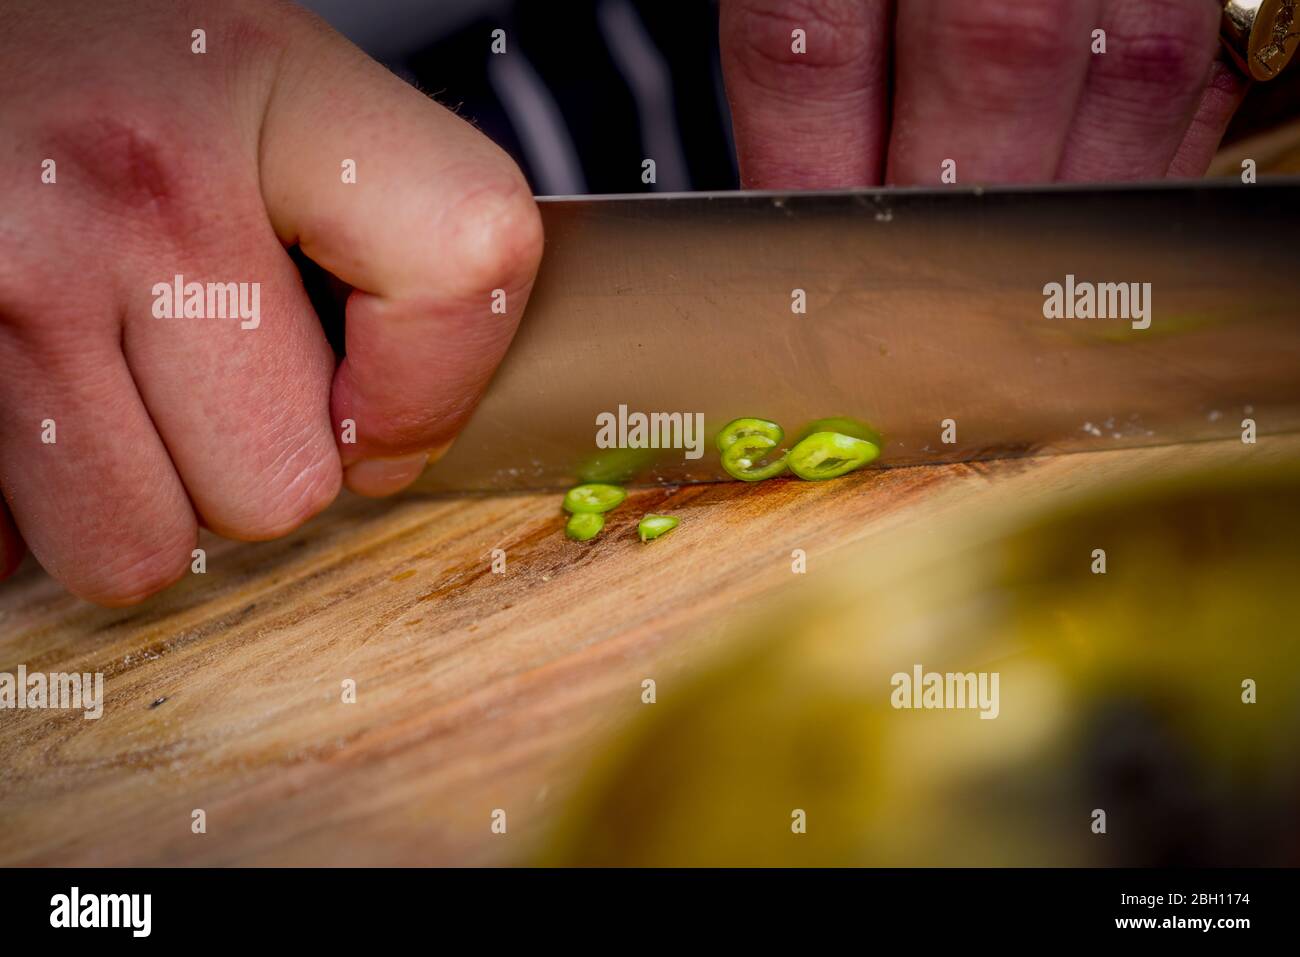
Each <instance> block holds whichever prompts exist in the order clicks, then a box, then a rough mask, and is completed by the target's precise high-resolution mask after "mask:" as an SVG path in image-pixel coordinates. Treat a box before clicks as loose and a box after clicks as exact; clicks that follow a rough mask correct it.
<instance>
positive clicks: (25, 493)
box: [0, 0, 542, 605]
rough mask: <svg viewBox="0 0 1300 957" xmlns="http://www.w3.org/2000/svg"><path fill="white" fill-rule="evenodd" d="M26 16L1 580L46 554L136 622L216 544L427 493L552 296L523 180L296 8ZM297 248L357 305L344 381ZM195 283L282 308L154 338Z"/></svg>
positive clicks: (3, 312)
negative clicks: (351, 434) (211, 534)
mask: <svg viewBox="0 0 1300 957" xmlns="http://www.w3.org/2000/svg"><path fill="white" fill-rule="evenodd" d="M3 3H4V7H3V11H0V19H2V20H3V28H2V29H0V91H2V92H0V129H3V131H4V140H3V148H0V177H2V178H3V182H4V183H5V193H4V197H3V208H4V210H5V214H4V219H3V220H0V488H2V489H3V493H4V503H7V506H8V508H7V509H6V508H5V504H0V577H3V576H4V575H5V574H7V573H9V572H11V571H12V570H13V568H14V567H15V566H16V565H17V563H18V560H19V559H20V558H21V555H22V539H25V540H26V543H27V546H28V547H30V549H31V551H32V552H33V554H34V555H35V556H36V558H37V559H38V560H39V561H40V562H41V564H42V565H43V566H44V567H45V568H46V569H47V570H48V571H49V572H50V573H51V574H52V575H54V576H55V577H56V578H58V579H59V580H60V581H62V582H63V583H64V584H65V585H66V586H67V587H68V588H69V589H71V590H72V591H73V592H75V593H76V594H78V595H80V596H82V597H84V598H87V599H89V600H91V601H95V602H99V603H102V604H108V605H120V604H127V603H131V602H134V601H138V600H140V599H142V598H144V597H146V596H148V595H150V594H152V593H154V592H156V591H158V590H159V589H161V588H163V587H165V586H166V585H167V584H169V583H170V582H172V581H174V580H176V579H177V578H179V577H180V576H182V575H184V574H185V573H186V572H187V570H188V568H189V565H190V561H191V550H192V549H193V548H194V547H195V544H196V540H197V533H198V526H199V525H200V523H202V524H204V525H206V526H208V527H210V528H211V529H213V530H214V531H216V532H218V533H220V534H222V535H224V536H227V537H230V538H237V539H250V540H251V539H266V538H273V537H276V536H280V535H284V534H286V533H288V532H290V531H292V530H293V529H294V528H296V527H298V526H299V525H300V524H302V522H304V521H306V520H307V519H308V518H309V517H310V516H312V515H314V514H316V513H317V512H319V511H320V510H321V509H323V508H324V507H325V506H326V505H327V504H329V502H330V501H331V500H332V499H333V498H334V497H335V495H336V494H337V492H338V489H339V487H340V484H341V483H346V484H347V485H348V486H350V487H351V488H353V489H354V490H355V491H357V492H360V493H362V494H387V493H389V492H393V491H396V490H397V489H400V488H402V487H404V486H405V485H407V484H409V483H410V482H411V481H412V480H414V478H415V477H416V476H417V475H418V474H419V471H420V469H421V468H423V466H424V463H425V460H426V458H427V457H429V455H430V453H432V454H435V455H436V454H437V453H438V452H439V451H440V450H441V449H443V448H445V446H446V444H447V443H449V442H450V440H451V439H452V438H453V436H454V435H455V434H456V432H457V431H458V430H459V429H460V428H461V426H462V425H463V424H464V423H465V420H466V419H467V418H468V416H469V414H470V412H471V410H472V409H473V407H474V405H475V403H476V401H477V399H478V397H479V395H480V394H481V393H482V391H483V389H484V388H485V386H486V384H487V382H488V379H489V377H490V376H491V374H492V371H493V370H494V368H495V367H496V364H497V363H498V362H499V361H500V359H501V357H502V355H503V354H504V352H505V349H506V347H507V345H508V344H509V342H510V339H511V336H512V335H513V333H514V329H515V326H516V325H517V323H518V320H519V317H520V313H521V312H522V309H523V306H524V303H525V301H526V299H527V296H528V292H529V290H530V289H531V286H532V282H533V277H534V274H535V272H536V269H537V265H538V261H539V258H540V255H541V246H542V234H541V221H540V217H539V215H538V212H537V208H536V204H535V203H534V202H533V199H532V196H531V193H530V191H529V189H528V186H527V184H526V183H525V181H524V179H523V177H522V176H521V175H520V173H519V171H518V170H517V169H516V168H515V166H514V164H513V163H512V162H511V161H510V159H509V158H508V157H507V156H506V155H505V154H504V153H503V152H502V151H501V150H499V149H498V148H497V147H496V146H494V145H493V144H492V143H491V142H490V141H489V140H488V139H486V138H485V137H484V136H482V135H481V134H479V133H478V132H477V131H475V130H474V129H473V128H472V127H471V126H470V125H469V124H468V123H465V122H464V121H462V120H461V119H459V118H457V117H456V116H454V115H453V114H452V113H450V112H449V111H447V110H445V109H443V108H442V107H440V106H438V105H437V104H435V103H433V102H432V101H430V100H429V99H428V98H427V97H425V96H423V95H422V94H420V93H419V92H417V91H416V90H414V89H412V88H411V87H409V86H408V85H406V84H405V83H403V82H401V81H400V80H398V79H397V78H396V77H394V76H393V75H392V74H390V73H389V72H387V71H386V70H384V69H383V68H381V67H380V66H378V65H377V64H375V63H374V62H373V61H371V60H369V59H368V58H366V57H365V56H364V55H363V54H362V53H361V52H360V51H358V50H357V49H356V48H355V47H353V46H351V45H350V44H348V43H347V42H346V41H345V40H343V39H342V38H340V37H339V36H338V35H337V34H335V33H333V32H332V31H331V30H329V29H328V28H327V27H325V26H324V25H323V24H322V23H321V22H320V21H318V20H317V19H316V18H314V17H313V16H311V15H310V14H307V13H305V12H304V11H302V10H300V9H298V8H296V7H293V6H290V5H288V4H279V3H268V2H264V0H221V2H200V3H187V4H178V3H175V2H173V0H67V2H60V3H57V4H54V3H49V2H40V0H3ZM195 29H203V30H204V31H206V44H207V52H206V53H195V52H192V50H191V45H192V42H193V41H192V31H193V30H195ZM46 159H53V160H54V161H55V163H56V166H55V176H56V179H55V182H54V183H45V182H42V178H41V176H42V163H43V161H44V160H46ZM345 160H354V161H355V163H356V182H355V183H354V184H350V183H344V182H343V177H342V169H343V167H342V164H343V162H344V161H345ZM295 245H296V246H299V247H300V248H301V250H302V251H303V253H304V254H305V255H307V256H308V257H310V258H311V259H312V260H314V261H315V262H316V263H318V264H319V265H321V266H322V267H323V268H324V269H326V270H328V271H329V272H331V273H332V274H334V275H335V276H337V277H338V278H339V279H341V280H343V281H344V282H346V283H348V284H350V285H351V286H353V287H354V288H355V291H354V292H353V293H352V294H351V297H350V298H349V301H348V307H347V330H346V340H347V357H346V359H344V360H343V362H342V363H341V364H338V365H337V368H336V363H335V357H334V354H333V352H332V351H331V349H330V348H329V345H328V343H327V342H326V339H325V336H324V334H323V332H322V329H321V326H320V323H319V321H318V319H317V317H316V315H315V314H314V313H313V311H312V308H311V305H310V302H309V301H308V297H307V295H306V293H305V292H304V289H303V286H302V282H301V279H300V277H299V275H298V273H297V271H296V270H295V268H294V265H293V263H292V261H291V259H290V257H289V255H288V253H287V252H286V250H287V249H288V248H289V247H292V246H295ZM176 274H181V275H183V276H184V277H185V281H186V282H189V281H197V282H202V283H208V282H222V283H226V282H248V283H252V282H258V283H260V292H261V321H260V324H259V325H258V326H257V328H255V329H254V328H247V329H245V328H241V323H240V322H239V320H238V319H234V320H231V319H197V318H191V319H184V318H180V319H158V318H154V316H153V314H152V307H153V304H154V295H153V293H152V289H153V287H154V285H155V284H157V283H169V282H171V280H172V277H173V276H175V275H176ZM498 289H501V290H504V291H505V295H506V297H507V299H506V302H507V307H508V308H507V313H506V315H497V314H494V313H493V311H492V309H491V306H492V296H493V290H498ZM347 419H351V420H354V421H355V423H356V443H355V444H340V441H339V440H340V436H341V434H342V433H341V423H342V422H343V421H344V420H347ZM47 420H53V422H54V424H55V430H56V431H55V438H56V441H55V442H53V443H52V444H51V443H48V442H45V441H42V435H43V433H45V434H46V437H47V438H48V432H47V430H46V429H45V428H44V427H43V423H45V422H46V421H47ZM19 533H21V535H20V534H19Z"/></svg>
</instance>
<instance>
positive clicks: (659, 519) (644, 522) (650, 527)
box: [636, 515, 681, 542]
mask: <svg viewBox="0 0 1300 957" xmlns="http://www.w3.org/2000/svg"><path fill="white" fill-rule="evenodd" d="M679 521H681V520H680V519H678V518H676V517H674V516H672V515H647V516H646V517H645V518H643V519H641V521H640V523H639V524H638V525H637V527H636V533H637V534H638V535H640V536H641V541H643V542H648V541H650V540H651V539H655V538H658V537H659V536H660V535H667V534H668V533H669V532H671V531H672V530H673V529H674V528H676V527H677V523H678V522H679Z"/></svg>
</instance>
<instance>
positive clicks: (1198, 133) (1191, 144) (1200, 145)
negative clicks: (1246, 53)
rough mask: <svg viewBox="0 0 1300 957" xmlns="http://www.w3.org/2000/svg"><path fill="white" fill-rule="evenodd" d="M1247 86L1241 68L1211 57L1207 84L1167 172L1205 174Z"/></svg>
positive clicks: (1185, 175)
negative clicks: (1212, 61) (1238, 68)
mask: <svg viewBox="0 0 1300 957" xmlns="http://www.w3.org/2000/svg"><path fill="white" fill-rule="evenodd" d="M1249 88H1250V81H1248V80H1247V79H1246V77H1245V76H1244V75H1243V74H1242V73H1241V71H1239V70H1237V69H1236V68H1235V67H1234V66H1232V65H1231V64H1230V63H1227V62H1225V61H1224V60H1222V59H1219V60H1215V61H1214V65H1213V66H1212V67H1211V68H1210V84H1209V86H1207V87H1206V88H1205V92H1204V93H1203V94H1202V95H1201V102H1200V105H1199V106H1197V108H1196V114H1195V115H1194V116H1193V117H1192V123H1191V125H1190V126H1189V127H1188V128H1187V132H1186V133H1185V134H1184V135H1183V141H1182V143H1181V144H1179V146H1178V152H1176V153H1175V154H1174V158H1173V161H1172V162H1171V163H1170V164H1169V169H1168V171H1167V174H1166V175H1168V176H1174V177H1184V178H1199V177H1201V176H1204V175H1205V171H1206V170H1207V169H1209V167H1210V161H1211V160H1212V159H1214V154H1215V153H1217V152H1218V150H1219V144H1220V143H1221V142H1222V141H1223V134H1224V133H1226V132H1227V131H1228V124H1229V123H1231V122H1232V118H1233V116H1234V115H1236V112H1237V110H1238V109H1239V108H1240V106H1241V102H1242V100H1244V99H1245V98H1246V91H1247V89H1249Z"/></svg>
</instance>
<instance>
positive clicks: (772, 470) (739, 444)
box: [722, 430, 788, 482]
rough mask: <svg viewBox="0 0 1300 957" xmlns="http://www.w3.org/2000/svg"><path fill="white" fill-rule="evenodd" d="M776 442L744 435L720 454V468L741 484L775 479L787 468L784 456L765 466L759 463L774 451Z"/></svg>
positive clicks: (763, 436) (757, 436) (762, 436)
mask: <svg viewBox="0 0 1300 957" xmlns="http://www.w3.org/2000/svg"><path fill="white" fill-rule="evenodd" d="M778 431H780V430H778ZM777 441H779V440H777ZM777 441H773V440H772V439H771V438H769V437H768V436H766V435H746V436H742V437H741V438H738V439H735V440H734V441H733V442H732V443H731V444H730V445H728V446H727V450H726V451H725V452H723V453H722V467H723V468H724V469H726V471H727V474H728V475H730V476H731V477H732V478H738V479H740V480H741V481H742V482H761V481H763V480H764V479H770V478H775V477H776V476H778V475H780V474H781V473H782V472H784V471H785V470H786V469H787V468H788V465H787V463H786V456H785V454H783V453H781V454H778V455H777V457H776V458H775V459H773V460H772V461H770V462H768V463H767V464H766V465H764V464H760V463H761V462H762V459H763V457H764V456H766V455H767V454H768V453H770V452H772V451H773V450H774V449H776V447H777Z"/></svg>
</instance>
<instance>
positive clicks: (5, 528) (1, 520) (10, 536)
mask: <svg viewBox="0 0 1300 957" xmlns="http://www.w3.org/2000/svg"><path fill="white" fill-rule="evenodd" d="M24 551H26V548H25V546H24V545H23V539H22V536H21V535H19V534H18V529H17V528H16V527H15V526H14V520H13V516H11V515H10V514H9V509H8V508H6V507H5V503H4V500H3V499H0V581H4V579H6V578H8V577H9V576H10V575H12V574H13V573H14V572H16V571H17V570H18V566H19V565H20V564H22V560H23V553H24Z"/></svg>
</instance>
